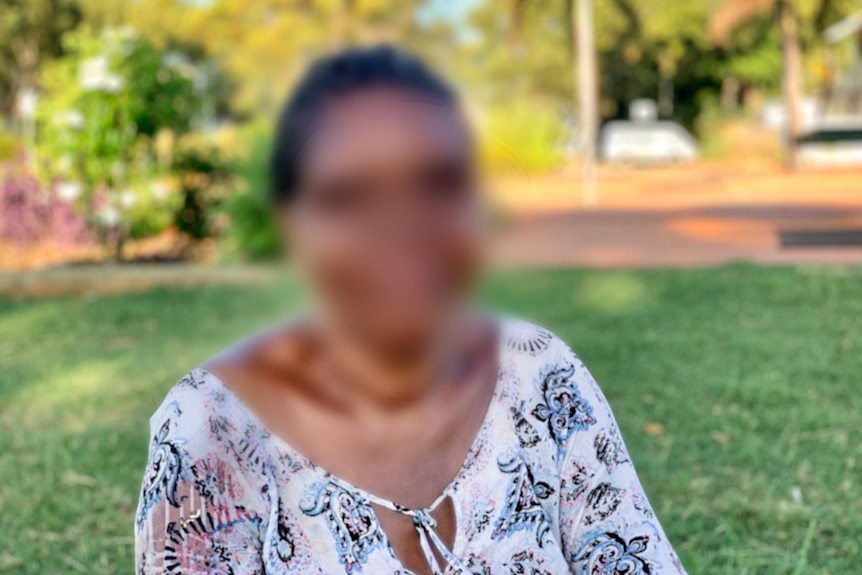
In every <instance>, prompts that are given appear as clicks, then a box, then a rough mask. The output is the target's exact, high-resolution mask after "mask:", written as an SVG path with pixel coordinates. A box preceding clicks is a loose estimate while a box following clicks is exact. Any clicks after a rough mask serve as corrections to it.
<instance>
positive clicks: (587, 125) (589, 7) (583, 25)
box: [574, 0, 599, 206]
mask: <svg viewBox="0 0 862 575" xmlns="http://www.w3.org/2000/svg"><path fill="white" fill-rule="evenodd" d="M574 1H576V2H577V16H576V25H577V33H576V34H575V36H576V38H577V47H576V50H577V55H578V59H577V76H576V77H577V84H578V93H579V96H578V100H579V101H580V102H579V103H580V129H581V143H582V150H583V161H584V165H583V170H584V180H583V186H584V188H583V201H584V205H587V206H592V205H595V203H596V201H597V200H598V197H597V196H598V193H597V182H596V171H597V170H596V162H597V157H598V154H597V150H596V148H597V146H598V128H599V106H598V98H599V86H598V65H597V63H596V46H595V36H594V31H593V26H594V21H593V0H574Z"/></svg>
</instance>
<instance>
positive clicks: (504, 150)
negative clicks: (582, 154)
mask: <svg viewBox="0 0 862 575" xmlns="http://www.w3.org/2000/svg"><path fill="white" fill-rule="evenodd" d="M480 135H481V143H482V157H483V160H484V162H485V163H486V165H487V167H488V168H489V169H490V170H491V171H492V172H494V173H503V174H509V173H527V174H535V173H541V172H547V171H549V170H552V169H554V168H556V167H558V166H559V165H560V164H561V163H562V161H563V157H564V150H563V144H564V139H565V128H564V123H563V121H562V118H561V117H560V116H559V115H558V114H555V113H553V112H552V111H550V110H548V109H547V108H544V107H541V106H538V105H537V106H534V105H531V104H530V103H528V102H525V101H524V100H522V99H518V101H516V102H515V103H512V104H507V105H503V106H497V107H494V108H492V109H491V110H490V111H489V112H488V114H487V116H486V118H485V121H484V122H483V123H482V125H481V126H480Z"/></svg>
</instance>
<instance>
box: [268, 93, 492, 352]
mask: <svg viewBox="0 0 862 575" xmlns="http://www.w3.org/2000/svg"><path fill="white" fill-rule="evenodd" d="M298 162H300V164H301V166H302V168H301V170H300V171H301V173H302V174H301V182H300V189H299V192H298V194H297V196H296V199H295V201H294V202H293V203H292V204H291V206H290V207H288V208H286V209H285V212H284V214H283V215H284V220H285V227H286V231H287V234H288V239H289V241H290V249H291V251H292V253H293V254H294V256H295V257H296V258H297V261H298V263H299V265H300V266H301V268H302V269H303V270H304V272H305V274H306V276H307V277H308V278H309V280H310V281H311V282H312V284H313V287H314V288H315V293H316V294H317V296H318V297H319V298H320V300H321V302H322V303H323V304H324V306H325V309H326V311H328V312H329V313H330V314H331V315H332V316H333V317H335V318H336V319H337V321H339V322H341V323H342V324H344V325H345V326H347V327H348V328H349V329H351V330H352V331H353V333H354V334H355V335H358V336H360V337H364V338H371V339H372V340H374V341H375V342H376V343H381V344H384V345H411V344H414V343H419V342H421V341H422V340H423V339H424V338H426V337H428V336H429V335H430V334H431V333H433V332H434V330H436V329H438V328H439V327H440V324H441V323H442V322H446V321H447V320H448V319H450V318H451V317H453V314H454V313H456V312H457V311H458V310H459V309H460V308H461V307H462V306H463V304H464V303H465V301H466V299H467V296H468V295H469V292H470V289H471V287H472V283H473V280H474V276H475V275H476V272H477V267H478V264H479V262H480V254H481V243H482V226H481V223H480V222H481V217H480V205H479V194H478V192H477V189H476V188H477V184H476V174H475V166H474V158H473V155H472V149H471V141H470V137H469V134H468V132H467V128H466V126H465V124H464V122H463V119H462V118H461V116H460V115H459V113H458V112H457V110H454V109H452V108H451V107H446V106H443V105H441V104H437V103H434V102H430V101H427V100H422V99H421V97H420V96H416V95H413V94H411V93H409V92H404V91H398V90H384V89H380V90H369V91H363V92H360V93H357V94H355V95H351V96H348V97H346V98H344V99H341V100H338V101H336V102H334V103H332V104H330V105H329V106H327V108H326V109H325V110H324V112H323V114H322V117H321V119H320V120H319V122H318V125H317V127H316V130H315V131H314V133H313V134H312V135H311V137H310V138H309V140H308V142H307V143H306V145H305V147H304V149H303V150H302V152H301V156H300V158H298Z"/></svg>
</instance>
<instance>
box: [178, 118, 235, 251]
mask: <svg viewBox="0 0 862 575" xmlns="http://www.w3.org/2000/svg"><path fill="white" fill-rule="evenodd" d="M231 168H232V166H231V159H230V158H229V157H228V153H227V152H225V151H224V150H222V149H221V148H220V147H219V146H218V145H216V143H214V142H212V141H210V140H207V139H205V138H203V137H201V136H200V135H198V134H189V135H188V136H186V137H185V138H182V139H181V140H180V142H179V144H178V146H177V150H176V152H175V153H174V159H173V171H174V173H176V175H177V177H178V178H179V182H180V183H179V187H180V196H181V204H180V206H179V209H178V210H177V212H176V214H175V217H174V223H175V225H176V226H177V229H179V230H180V231H181V232H184V233H186V234H187V235H189V236H190V237H192V238H194V239H197V240H200V239H205V238H210V237H213V236H215V235H217V234H218V232H219V231H221V230H220V228H221V227H222V226H221V225H220V218H219V216H220V215H221V214H220V212H219V208H220V207H221V205H222V203H223V202H224V201H225V199H226V198H227V197H228V196H229V195H230V193H231V191H233V190H235V189H236V188H237V185H238V183H237V178H236V177H235V176H234V174H233V172H232V170H231Z"/></svg>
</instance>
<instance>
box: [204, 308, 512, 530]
mask: <svg viewBox="0 0 862 575" xmlns="http://www.w3.org/2000/svg"><path fill="white" fill-rule="evenodd" d="M494 326H495V331H496V333H495V337H496V339H497V341H496V357H495V360H494V361H495V364H496V365H495V368H496V375H495V378H496V379H495V382H494V389H493V391H492V393H491V398H490V400H489V401H488V405H487V406H486V408H485V414H484V416H483V418H482V423H481V424H480V425H479V429H478V430H477V431H476V435H475V436H474V437H473V440H472V442H471V444H470V448H469V450H468V451H467V454H466V455H465V457H464V461H463V462H462V463H461V465H460V467H459V468H458V471H457V472H456V473H455V475H454V477H453V478H452V480H451V481H450V482H449V483H448V484H447V485H446V487H445V488H444V489H443V491H442V492H441V493H440V495H439V496H438V497H437V498H436V499H435V500H434V501H433V502H432V503H431V504H429V505H428V506H426V507H424V508H420V509H415V508H411V507H410V506H407V505H401V504H399V503H397V502H395V501H391V500H389V499H387V498H385V497H380V496H378V495H375V494H373V493H371V492H369V491H367V490H365V489H362V488H361V487H358V486H356V485H354V484H353V483H352V482H350V481H347V480H345V479H343V478H341V477H339V476H338V475H335V474H334V473H332V472H330V471H328V470H327V469H326V468H325V467H323V466H321V465H319V464H317V463H316V462H315V461H314V460H312V459H311V458H309V457H308V456H306V455H305V454H304V453H302V452H301V451H300V450H299V449H297V448H296V447H294V446H293V445H292V444H291V443H290V442H288V441H287V440H286V439H284V438H283V437H281V436H280V435H279V434H277V433H275V432H274V431H273V430H271V429H270V428H269V427H268V426H267V425H265V424H264V423H263V421H262V420H261V419H260V417H259V416H258V415H257V413H256V412H255V411H254V409H252V408H251V406H249V405H248V404H247V403H246V402H245V400H243V399H242V397H240V396H239V394H238V393H237V392H236V391H235V390H234V389H233V388H232V387H231V386H230V385H229V384H227V383H226V382H224V381H223V380H222V379H221V378H219V377H218V376H217V375H215V374H214V373H212V372H211V371H209V370H208V369H206V368H204V367H199V368H197V371H198V372H199V373H201V374H202V375H203V376H204V377H205V378H206V379H209V380H210V381H212V382H213V383H215V384H216V385H217V386H218V387H219V388H220V389H221V390H222V391H224V392H226V394H227V395H228V397H230V398H231V399H232V401H233V403H234V405H235V406H236V407H237V409H239V410H240V411H241V412H242V414H243V415H244V416H245V417H247V418H248V419H249V420H250V421H251V422H252V423H253V424H254V425H255V427H257V428H258V429H261V430H263V431H264V432H265V433H266V435H267V437H268V439H269V440H270V441H272V442H273V443H274V444H275V445H276V447H277V448H279V450H281V451H283V452H286V453H288V454H290V455H291V457H292V458H293V459H295V460H297V461H299V462H300V463H302V464H304V466H305V467H308V468H310V469H314V470H316V471H317V472H318V473H320V474H321V475H322V476H323V478H324V479H326V480H327V481H329V482H331V483H334V484H336V485H338V486H339V487H342V488H343V489H345V490H347V491H349V492H351V493H354V494H355V495H359V496H360V497H361V498H362V499H363V500H364V501H366V502H368V503H374V504H376V505H380V506H381V507H385V508H387V509H390V510H392V511H396V512H398V513H402V514H405V515H411V516H413V515H420V514H423V513H425V514H427V513H430V512H432V511H433V510H434V509H435V508H436V507H438V506H439V505H440V504H441V503H442V502H443V501H445V500H446V498H447V497H452V496H453V495H454V493H455V492H456V491H457V487H458V485H459V484H460V483H461V482H462V480H463V479H464V476H465V475H466V473H467V471H468V470H469V469H470V467H471V464H472V463H473V461H474V460H475V459H476V457H477V456H478V455H479V452H480V451H481V447H482V444H483V438H484V437H485V436H486V435H487V434H488V431H489V428H490V426H491V423H492V422H493V420H494V411H495V409H496V406H497V405H498V404H500V399H501V396H502V395H503V393H502V392H503V387H504V385H503V382H504V380H505V377H504V373H503V365H505V357H504V354H506V353H507V352H508V347H507V345H506V341H507V339H506V338H507V334H506V327H507V326H506V321H505V320H503V319H499V318H498V319H495V320H494ZM456 543H457V536H456Z"/></svg>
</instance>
